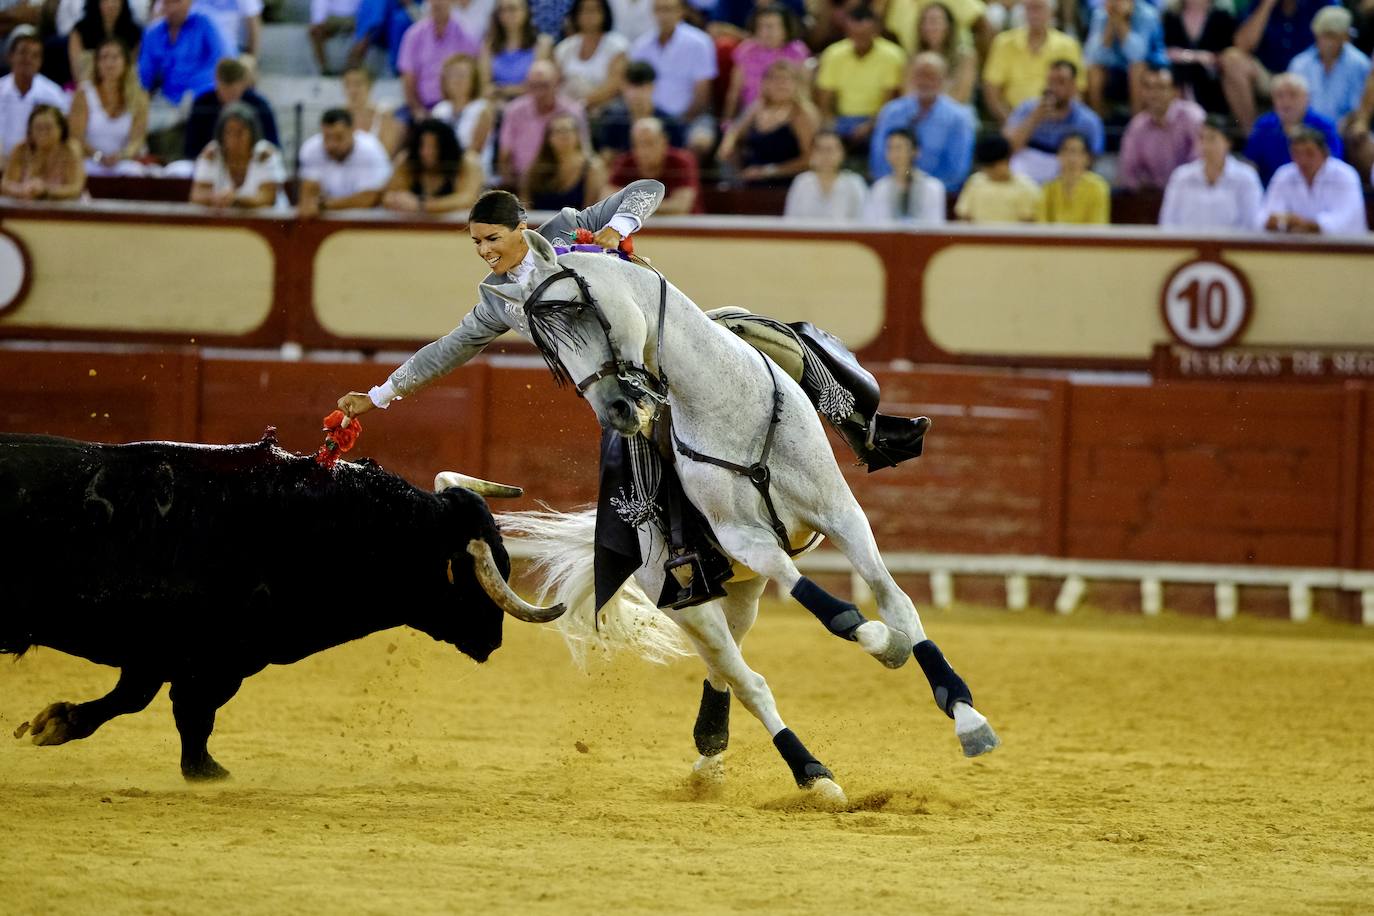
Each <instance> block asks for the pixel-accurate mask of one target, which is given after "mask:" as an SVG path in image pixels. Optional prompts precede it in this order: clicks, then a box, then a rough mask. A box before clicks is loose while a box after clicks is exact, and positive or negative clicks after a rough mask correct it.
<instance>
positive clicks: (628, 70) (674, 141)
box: [595, 60, 687, 159]
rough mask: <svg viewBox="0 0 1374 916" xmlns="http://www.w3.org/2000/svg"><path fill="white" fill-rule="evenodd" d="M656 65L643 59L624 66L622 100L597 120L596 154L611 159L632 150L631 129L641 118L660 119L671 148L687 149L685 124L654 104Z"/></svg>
mask: <svg viewBox="0 0 1374 916" xmlns="http://www.w3.org/2000/svg"><path fill="white" fill-rule="evenodd" d="M654 79H655V74H654V66H653V64H646V63H645V62H644V61H642V60H636V61H631V62H630V63H629V64H628V65H627V66H626V67H625V86H624V87H623V88H622V89H621V90H620V98H618V99H616V100H615V101H613V102H611V103H610V104H609V105H607V106H606V107H605V108H604V109H602V111H601V116H600V117H598V118H597V119H596V125H595V138H596V151H597V152H598V153H600V154H601V156H602V158H607V159H608V158H612V157H614V156H618V155H620V154H621V153H627V152H629V151H630V127H631V125H633V124H634V123H635V122H636V121H638V120H640V119H641V118H658V120H659V121H661V122H662V123H663V129H664V131H666V132H667V134H668V145H669V146H676V147H680V146H684V145H685V144H686V142H687V141H686V131H685V130H684V129H683V126H682V122H681V121H679V120H678V119H677V118H674V117H672V116H671V115H669V114H668V112H666V111H664V110H663V109H662V108H659V107H658V106H657V105H655V104H654Z"/></svg>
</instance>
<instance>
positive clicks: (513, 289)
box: [482, 283, 525, 305]
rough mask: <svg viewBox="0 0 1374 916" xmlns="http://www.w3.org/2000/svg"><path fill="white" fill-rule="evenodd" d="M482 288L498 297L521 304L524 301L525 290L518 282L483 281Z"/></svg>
mask: <svg viewBox="0 0 1374 916" xmlns="http://www.w3.org/2000/svg"><path fill="white" fill-rule="evenodd" d="M482 289H484V290H486V291H487V292H489V293H491V294H492V295H493V296H495V297H496V298H498V299H504V300H505V301H506V302H512V303H514V304H516V305H521V304H523V303H524V301H525V290H524V289H522V288H521V286H520V284H519V283H483V284H482Z"/></svg>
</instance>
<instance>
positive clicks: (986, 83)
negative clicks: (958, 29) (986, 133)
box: [983, 0, 1087, 121]
mask: <svg viewBox="0 0 1374 916" xmlns="http://www.w3.org/2000/svg"><path fill="white" fill-rule="evenodd" d="M1050 15H1051V10H1050V0H1026V24H1025V26H1023V27H1022V28H1018V29H1009V30H1007V31H1006V32H1003V33H1002V34H1000V35H998V36H997V37H996V38H994V39H993V41H992V48H991V50H989V51H988V59H987V63H986V64H984V65H983V102H984V103H985V104H986V106H987V109H988V111H989V113H991V114H992V116H993V117H994V118H996V119H997V120H998V121H1005V120H1006V119H1007V116H1008V115H1010V114H1011V113H1012V111H1013V110H1014V109H1015V108H1016V107H1017V106H1019V105H1021V104H1023V103H1025V102H1027V101H1030V100H1031V99H1038V98H1040V96H1041V94H1042V93H1043V92H1044V91H1045V85H1046V82H1047V81H1048V79H1049V74H1050V66H1051V65H1052V64H1053V63H1054V62H1055V61H1058V60H1064V61H1068V62H1069V63H1071V64H1073V65H1074V72H1075V73H1076V74H1078V88H1079V89H1080V90H1082V89H1085V88H1087V80H1086V79H1085V77H1084V76H1083V73H1082V69H1083V49H1082V48H1081V47H1080V46H1079V44H1078V40H1077V39H1075V38H1072V37H1071V36H1069V35H1066V34H1064V33H1063V32H1061V31H1059V30H1058V29H1055V28H1051V27H1050Z"/></svg>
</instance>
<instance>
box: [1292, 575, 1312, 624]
mask: <svg viewBox="0 0 1374 916" xmlns="http://www.w3.org/2000/svg"><path fill="white" fill-rule="evenodd" d="M1288 618H1289V619H1290V620H1292V621H1293V622H1294V623H1306V622H1307V621H1308V620H1311V619H1312V587H1311V586H1310V585H1308V584H1307V583H1306V582H1302V581H1297V582H1290V583H1289V584H1288Z"/></svg>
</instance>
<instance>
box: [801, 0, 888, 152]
mask: <svg viewBox="0 0 1374 916" xmlns="http://www.w3.org/2000/svg"><path fill="white" fill-rule="evenodd" d="M846 32H847V33H848V36H849V37H847V38H845V39H843V40H841V41H837V42H835V43H834V44H833V45H831V46H830V47H828V48H826V49H825V50H824V51H823V52H821V63H820V69H819V71H818V72H817V74H816V101H817V102H818V103H819V104H820V107H821V116H822V117H823V118H824V120H825V121H826V123H827V124H828V125H830V126H833V127H834V129H835V132H836V133H837V134H839V135H840V136H841V137H843V138H844V140H845V143H846V145H848V147H849V148H850V150H851V151H853V152H855V153H860V154H862V153H865V152H866V151H867V150H868V148H869V138H870V137H871V136H872V134H873V128H874V123H875V121H876V118H877V114H878V111H879V109H881V108H882V107H883V105H885V104H886V103H887V102H889V101H891V100H892V99H893V98H894V97H895V96H896V95H897V90H898V88H900V86H901V84H902V69H903V67H905V65H906V54H905V53H904V52H903V51H902V49H901V48H900V47H898V46H897V45H895V44H893V43H892V42H890V41H888V40H887V39H886V38H879V37H878V22H877V20H876V19H875V18H874V16H873V11H872V10H870V9H869V8H868V7H865V6H859V7H856V8H855V9H853V10H852V11H851V12H850V14H849V21H848V24H847V26H846Z"/></svg>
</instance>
